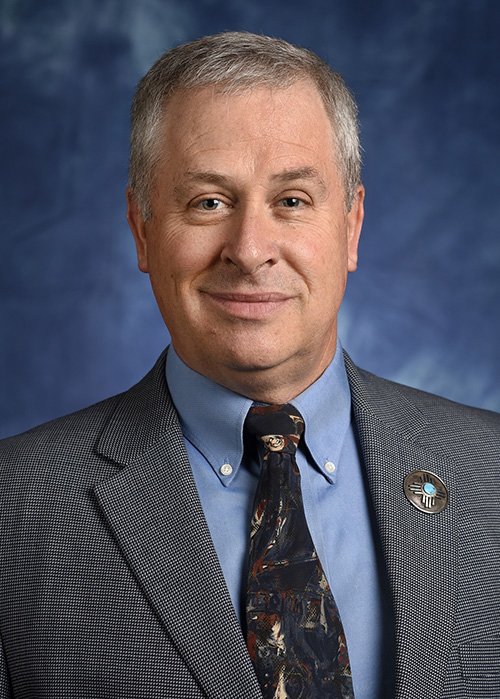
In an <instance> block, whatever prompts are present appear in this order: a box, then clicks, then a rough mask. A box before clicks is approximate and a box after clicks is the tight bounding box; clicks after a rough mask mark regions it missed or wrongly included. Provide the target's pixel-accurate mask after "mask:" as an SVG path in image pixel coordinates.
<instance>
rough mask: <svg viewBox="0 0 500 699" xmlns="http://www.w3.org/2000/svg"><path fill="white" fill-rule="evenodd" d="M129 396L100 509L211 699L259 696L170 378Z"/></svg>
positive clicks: (111, 432)
mask: <svg viewBox="0 0 500 699" xmlns="http://www.w3.org/2000/svg"><path fill="white" fill-rule="evenodd" d="M163 372H164V356H163V357H161V358H160V360H159V362H158V363H157V365H156V367H155V368H154V369H153V370H152V372H151V373H150V374H149V375H148V376H147V377H146V378H145V379H144V380H143V381H142V382H141V383H140V384H138V385H137V386H135V387H134V388H133V389H131V391H129V392H127V393H125V394H124V396H123V398H122V401H121V403H120V404H119V406H118V408H117V410H116V411H115V413H114V415H113V416H112V418H111V420H110V422H109V424H108V426H107V428H106V430H105V431H104V433H103V435H102V436H101V439H100V441H99V444H98V447H97V450H98V452H99V453H100V454H102V455H104V456H106V457H107V458H109V459H112V460H114V461H116V462H117V463H119V464H122V465H123V468H121V469H120V470H119V471H118V472H117V474H116V475H115V476H113V477H112V478H111V479H109V480H108V481H106V482H104V483H101V484H99V485H98V486H97V487H96V489H95V495H96V499H97V502H98V504H99V506H100V508H101V510H102V512H103V513H104V516H105V518H106V520H107V522H108V524H109V526H110V528H111V530H112V532H113V534H114V536H115V538H116V540H117V542H118V545H119V547H120V550H121V552H122V554H123V556H124V557H125V559H126V561H127V563H128V565H129V566H130V568H131V569H132V571H133V573H134V575H135V577H136V579H137V580H138V582H139V585H140V586H141V589H142V590H143V592H144V594H145V596H146V597H147V599H148V600H149V603H150V604H151V606H152V607H153V608H154V610H155V612H156V614H157V615H158V617H159V618H160V620H161V621H162V623H163V624H164V626H165V628H166V630H167V633H168V634H169V636H170V637H171V639H172V641H173V642H174V644H175V645H176V647H177V649H178V651H179V653H180V654H181V655H182V657H183V658H184V660H185V662H186V664H187V666H188V667H189V668H190V670H191V672H192V673H193V675H194V676H195V677H196V678H197V680H198V682H199V684H200V685H201V687H202V688H203V690H204V691H205V693H206V695H207V696H208V697H211V698H212V699H222V698H225V697H227V698H229V697H234V696H238V697H241V698H245V699H246V698H248V699H259V697H261V696H262V695H261V693H260V689H259V687H258V684H257V680H256V678H255V674H254V671H253V667H252V665H251V662H250V659H249V657H248V654H247V651H246V646H245V642H244V639H243V636H242V633H241V629H240V626H239V622H238V620H237V617H236V614H235V612H234V608H233V606H232V603H231V599H230V597H229V593H228V591H227V587H226V584H225V581H224V577H223V574H222V571H221V568H220V565H219V561H218V559H217V555H216V552H215V549H214V547H213V543H212V540H211V537H210V533H209V530H208V526H207V524H206V521H205V517H204V514H203V510H202V507H201V503H200V500H199V497H198V493H197V489H196V485H195V483H194V479H193V476H192V473H191V468H190V465H189V462H188V459H187V455H186V451H185V448H184V442H183V437H182V433H181V431H180V426H179V423H178V420H177V417H176V413H175V410H174V409H173V406H172V403H171V401H170V399H169V396H168V393H167V390H166V384H165V379H164V373H163Z"/></svg>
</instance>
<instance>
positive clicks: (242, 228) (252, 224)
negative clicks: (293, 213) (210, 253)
mask: <svg viewBox="0 0 500 699" xmlns="http://www.w3.org/2000/svg"><path fill="white" fill-rule="evenodd" d="M231 224H232V225H231V226H230V227H229V230H228V233H227V238H226V239H225V241H224V246H223V249H222V251H221V259H222V261H223V262H224V263H225V264H228V265H234V266H236V267H237V268H238V269H239V270H240V272H241V273H242V274H255V272H257V271H259V270H260V269H261V268H264V267H269V266H272V265H274V264H276V262H277V261H278V245H277V242H276V240H274V239H273V238H274V236H273V235H272V221H271V220H269V219H267V220H266V216H265V214H264V213H261V212H259V210H258V209H257V207H256V206H247V207H245V208H244V209H242V210H241V212H240V213H239V215H238V216H235V217H233V218H232V221H231Z"/></svg>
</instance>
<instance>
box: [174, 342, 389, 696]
mask: <svg viewBox="0 0 500 699" xmlns="http://www.w3.org/2000/svg"><path fill="white" fill-rule="evenodd" d="M166 378H167V383H168V387H169V390H170V393H171V395H172V400H173V402H174V405H175V407H176V409H177V411H178V413H179V417H180V421H181V426H182V431H183V435H184V438H185V443H186V448H187V452H188V456H189V461H190V463H191V467H192V470H193V475H194V479H195V482H196V485H197V488H198V491H199V494H200V499H201V503H202V506H203V509H204V512H205V517H206V520H207V524H208V527H209V529H210V533H211V536H212V539H213V542H214V546H215V550H216V551H217V555H218V557H219V561H220V565H221V568H222V571H223V573H224V577H225V580H226V584H227V587H228V590H229V594H230V596H231V599H232V602H233V605H234V608H235V610H236V613H237V614H238V616H239V617H240V619H241V618H242V614H244V612H243V610H244V595H245V586H246V560H247V554H248V537H249V523H250V518H251V514H252V505H253V498H254V493H255V489H256V485H257V480H258V470H259V467H258V465H257V464H256V463H247V462H246V461H243V423H244V421H245V417H246V415H247V413H248V410H249V408H250V406H251V405H252V401H251V400H250V399H248V398H245V397H243V396H241V395H238V394H236V393H233V392H232V391H230V390H228V389H226V388H224V387H223V386H220V385H218V384H216V383H214V382H213V381H211V380H210V379H208V378H206V377H205V376H202V375H201V374H198V373H197V372H195V371H193V370H191V369H190V368H189V367H188V366H186V364H184V362H183V361H182V360H181V359H180V358H179V356H178V355H177V354H176V352H175V350H174V349H173V347H171V348H170V349H169V352H168V355H167V364H166ZM291 402H292V403H293V405H294V406H296V407H297V408H298V410H299V411H300V413H301V414H302V416H303V418H304V422H305V426H306V427H305V432H304V438H303V440H302V441H303V442H305V444H304V445H302V444H301V448H300V450H299V451H298V453H297V462H298V466H299V469H300V474H301V482H302V494H303V500H304V509H305V513H306V518H307V522H308V524H309V529H310V531H311V536H312V538H313V541H314V544H315V547H316V550H317V552H318V555H319V558H320V560H321V562H322V564H323V568H324V571H325V574H326V577H327V579H328V581H329V583H330V586H331V588H332V591H333V594H334V597H335V601H336V603H337V605H338V607H339V610H340V615H341V618H342V623H343V625H344V630H345V633H346V639H347V646H348V650H349V657H350V661H351V669H352V674H353V684H354V692H355V696H356V699H378V698H379V697H380V699H382V698H383V697H384V696H386V691H387V685H386V683H388V682H390V675H391V664H392V657H391V656H392V653H391V640H390V639H391V628H392V624H391V618H390V613H389V609H388V595H387V592H386V590H385V583H386V581H385V576H384V574H383V570H382V563H381V557H380V555H379V553H378V543H377V540H376V528H375V526H374V524H373V521H372V513H371V511H370V500H369V495H368V493H367V487H366V483H365V475H364V470H363V466H362V463H361V460H360V456H359V451H358V447H357V443H356V438H355V433H354V429H353V425H352V421H351V394H350V389H349V384H348V381H347V375H346V371H345V366H344V360H343V355H342V349H341V346H340V343H338V345H337V351H336V353H335V357H334V359H333V361H332V362H331V364H330V366H329V367H328V368H327V369H326V371H325V372H324V373H323V374H322V376H321V377H320V378H319V379H318V380H317V381H316V382H315V383H314V384H312V385H311V386H309V388H307V389H306V390H305V391H304V392H303V393H301V394H300V395H299V396H297V397H296V398H295V399H294V400H293V401H291Z"/></svg>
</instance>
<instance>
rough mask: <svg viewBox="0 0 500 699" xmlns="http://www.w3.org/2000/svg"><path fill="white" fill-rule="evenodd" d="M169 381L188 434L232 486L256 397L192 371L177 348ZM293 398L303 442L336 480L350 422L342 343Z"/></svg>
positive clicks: (171, 358) (169, 360) (170, 362)
mask: <svg viewBox="0 0 500 699" xmlns="http://www.w3.org/2000/svg"><path fill="white" fill-rule="evenodd" d="M166 379H167V384H168V387H169V390H170V394H171V396H172V400H173V402H174V405H175V407H176V410H177V412H178V414H179V418H180V422H181V427H182V432H183V434H184V437H185V438H186V439H187V440H189V442H191V444H193V446H195V447H196V449H198V451H199V452H201V454H203V456H204V457H205V458H206V460H207V461H208V462H209V464H210V466H211V467H212V469H213V470H214V472H215V473H216V474H217V476H218V478H219V479H220V481H221V483H223V485H225V486H228V485H230V483H231V482H232V480H233V479H234V478H235V476H236V474H237V472H238V469H239V467H240V465H241V462H242V459H243V424H244V422H245V418H246V416H247V413H248V411H249V409H250V407H251V406H252V400H251V399H249V398H245V397H244V396H241V395H239V394H237V393H233V391H230V390H229V389H227V388H224V386H220V385H219V384H217V383H215V382H213V381H211V380H210V379H208V378H207V377H206V376H203V375H202V374H198V373H197V372H196V371H193V370H192V369H190V368H189V367H188V366H187V365H186V364H184V362H183V361H182V360H181V359H180V357H179V356H178V354H177V353H176V351H175V349H174V348H173V346H171V347H170V348H169V351H168V354H167V362H166ZM291 402H292V403H293V405H294V406H295V407H296V408H298V410H299V411H300V413H301V414H302V417H303V418H304V422H305V425H306V428H305V432H304V440H305V443H306V446H307V448H308V450H309V453H310V455H311V457H312V459H313V461H314V463H315V465H316V467H317V468H318V469H319V470H320V471H321V473H322V474H323V475H324V476H325V478H326V479H327V480H328V481H329V482H330V483H334V482H335V480H336V475H337V471H338V468H339V459H340V454H341V451H342V445H343V442H344V439H345V436H346V433H347V430H348V428H349V425H350V420H351V394H350V389H349V383H348V380H347V374H346V370H345V366H344V359H343V355H342V347H341V344H340V341H338V342H337V349H336V352H335V357H334V358H333V360H332V362H331V363H330V365H329V366H328V367H327V369H326V370H325V371H324V372H323V374H322V375H321V376H320V377H319V378H318V379H317V380H316V381H315V382H314V383H313V384H312V385H311V386H309V387H308V388H307V389H306V390H305V391H304V392H303V393H301V394H300V395H299V396H297V397H296V398H295V399H294V400H293V401H291Z"/></svg>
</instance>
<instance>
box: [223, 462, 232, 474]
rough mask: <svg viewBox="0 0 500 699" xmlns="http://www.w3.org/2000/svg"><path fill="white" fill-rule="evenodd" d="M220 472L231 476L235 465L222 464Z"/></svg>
mask: <svg viewBox="0 0 500 699" xmlns="http://www.w3.org/2000/svg"><path fill="white" fill-rule="evenodd" d="M220 472H221V473H222V475H223V476H230V475H231V474H232V472H233V467H232V466H231V464H222V466H221V467H220Z"/></svg>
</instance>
